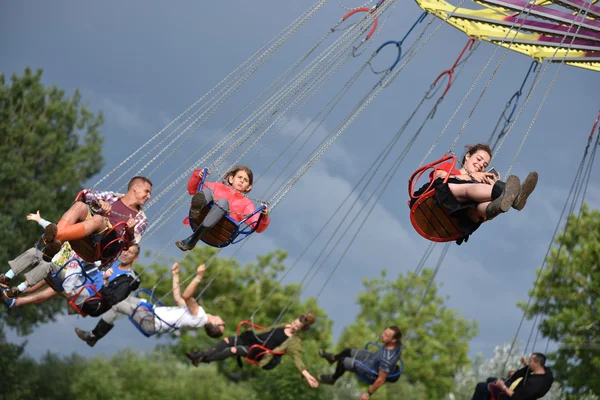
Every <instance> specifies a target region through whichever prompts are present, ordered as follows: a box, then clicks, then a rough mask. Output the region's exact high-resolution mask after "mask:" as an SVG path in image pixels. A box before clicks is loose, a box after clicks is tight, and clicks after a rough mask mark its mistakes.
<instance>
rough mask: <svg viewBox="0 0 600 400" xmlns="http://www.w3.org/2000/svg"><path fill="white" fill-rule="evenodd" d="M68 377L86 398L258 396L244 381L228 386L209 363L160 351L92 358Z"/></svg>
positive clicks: (150, 399) (234, 398)
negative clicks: (193, 362)
mask: <svg viewBox="0 0 600 400" xmlns="http://www.w3.org/2000/svg"><path fill="white" fill-rule="evenodd" d="M71 379H72V386H71V387H72V390H73V392H74V393H79V398H80V397H81V395H82V394H84V395H85V398H86V399H89V400H113V399H122V400H138V399H146V400H159V399H223V400H239V399H241V398H244V399H248V400H254V399H258V398H256V397H254V396H252V392H251V390H250V388H249V387H248V386H247V385H246V384H244V383H242V384H237V385H231V384H230V383H229V382H227V380H226V379H225V378H224V377H222V376H220V375H219V374H218V373H217V371H216V369H215V368H214V367H212V366H202V367H199V368H194V367H192V366H191V365H188V364H184V363H182V362H181V361H180V360H179V359H178V357H176V356H175V355H173V354H171V353H167V352H160V351H155V352H151V353H148V354H142V355H140V354H137V353H135V352H134V351H123V352H119V353H118V354H116V355H114V356H113V357H111V358H109V359H107V358H102V357H96V358H94V359H91V360H90V361H89V362H88V363H87V364H86V366H85V368H82V369H81V370H80V371H79V373H78V374H76V375H75V376H71Z"/></svg>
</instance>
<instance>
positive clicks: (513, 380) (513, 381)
mask: <svg viewBox="0 0 600 400" xmlns="http://www.w3.org/2000/svg"><path fill="white" fill-rule="evenodd" d="M521 363H522V364H523V368H521V369H520V370H518V371H516V372H515V373H513V374H512V375H511V376H510V378H508V379H506V380H503V379H496V378H488V380H487V382H479V383H478V384H477V386H476V387H475V393H474V394H473V397H472V399H471V400H491V399H493V400H508V399H510V400H536V399H540V398H542V397H544V395H545V394H546V393H548V391H549V390H550V387H551V386H552V383H553V382H554V376H553V375H552V370H551V369H550V368H548V367H546V356H545V355H544V354H542V353H533V354H532V355H531V357H530V358H529V362H527V361H526V360H525V358H521Z"/></svg>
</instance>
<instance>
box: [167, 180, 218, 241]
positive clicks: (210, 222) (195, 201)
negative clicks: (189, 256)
mask: <svg viewBox="0 0 600 400" xmlns="http://www.w3.org/2000/svg"><path fill="white" fill-rule="evenodd" d="M208 192H210V191H208ZM205 196H206V194H205V193H204V192H198V193H196V194H195V195H194V198H192V206H191V211H190V216H192V217H193V213H194V212H195V210H198V209H200V210H201V209H202V208H204V207H205V206H206V204H208V203H209V202H208V201H207V199H206V198H205ZM211 198H212V197H211ZM201 205H202V207H200V206H201ZM228 212H229V202H228V201H227V200H226V199H218V200H216V201H215V202H214V203H213V206H212V207H211V208H210V211H209V212H208V214H206V217H204V220H203V221H202V223H200V225H198V226H197V227H196V230H194V233H192V235H191V236H190V237H188V238H187V239H184V240H178V241H177V242H175V245H176V246H177V247H179V249H180V250H182V251H188V250H192V249H193V248H194V247H196V244H197V243H198V241H199V240H200V236H201V235H202V232H203V231H204V229H208V228H212V227H213V226H215V225H216V224H217V222H219V220H220V219H221V218H223V216H225V215H226V214H227V213H228Z"/></svg>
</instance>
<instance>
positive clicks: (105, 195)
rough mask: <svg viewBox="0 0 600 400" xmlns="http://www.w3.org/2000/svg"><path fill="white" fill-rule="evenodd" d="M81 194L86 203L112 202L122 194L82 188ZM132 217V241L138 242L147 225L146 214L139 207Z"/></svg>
mask: <svg viewBox="0 0 600 400" xmlns="http://www.w3.org/2000/svg"><path fill="white" fill-rule="evenodd" d="M83 195H84V199H85V203H86V204H91V203H93V202H98V201H99V200H102V201H105V202H107V203H108V204H112V203H114V202H115V201H117V200H119V199H120V198H121V197H123V196H124V195H123V194H120V193H115V192H109V191H104V192H100V191H97V190H84V191H83ZM101 213H102V212H101V211H100V212H98V214H101ZM134 219H135V221H136V224H135V227H134V228H133V235H134V243H139V242H140V240H142V235H143V234H144V232H146V228H147V227H148V220H147V219H146V214H145V213H144V211H143V210H141V209H140V211H138V213H137V214H136V215H135V217H134Z"/></svg>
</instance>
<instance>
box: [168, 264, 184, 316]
mask: <svg viewBox="0 0 600 400" xmlns="http://www.w3.org/2000/svg"><path fill="white" fill-rule="evenodd" d="M171 273H172V274H173V300H175V304H177V305H178V306H185V300H183V297H181V288H180V286H179V264H178V263H174V264H173V265H171Z"/></svg>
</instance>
